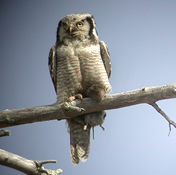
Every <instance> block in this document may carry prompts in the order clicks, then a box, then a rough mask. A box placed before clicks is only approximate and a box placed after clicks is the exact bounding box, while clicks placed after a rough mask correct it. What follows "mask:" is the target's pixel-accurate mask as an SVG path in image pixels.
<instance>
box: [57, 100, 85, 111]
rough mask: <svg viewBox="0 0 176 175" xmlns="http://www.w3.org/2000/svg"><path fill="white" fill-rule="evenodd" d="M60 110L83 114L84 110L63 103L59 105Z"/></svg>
mask: <svg viewBox="0 0 176 175" xmlns="http://www.w3.org/2000/svg"><path fill="white" fill-rule="evenodd" d="M61 108H62V109H64V110H65V111H67V112H69V111H75V112H81V113H82V112H84V111H85V109H84V108H80V107H77V106H72V105H71V104H69V103H68V102H65V103H63V104H62V105H61Z"/></svg>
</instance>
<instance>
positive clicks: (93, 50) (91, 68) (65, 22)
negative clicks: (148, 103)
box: [49, 14, 111, 164]
mask: <svg viewBox="0 0 176 175" xmlns="http://www.w3.org/2000/svg"><path fill="white" fill-rule="evenodd" d="M49 68H50V74H51V77H52V81H53V84H54V87H55V90H56V93H57V102H58V103H63V102H65V101H67V100H68V98H69V97H71V96H75V95H77V94H81V95H82V96H83V98H85V97H91V98H93V99H95V100H97V101H101V100H103V98H104V96H105V95H106V93H108V92H109V91H110V90H111V85H110V83H109V80H108V78H109V77H110V74H111V63H110V57H109V52H108V48H107V45H106V44H105V43H104V42H103V41H99V39H98V35H97V32H96V29H95V21H94V18H93V16H92V15H90V14H72V15H67V16H66V17H65V18H63V19H62V20H61V21H60V22H59V24H58V29H57V39H56V44H55V46H53V47H52V48H51V50H50V54H49ZM104 117H105V112H104V111H100V112H96V113H91V114H86V115H82V116H78V117H74V118H73V119H69V120H67V122H68V127H69V133H70V149H71V156H72V163H74V164H78V163H79V160H81V161H83V162H84V161H86V160H87V159H88V155H89V150H90V129H91V127H94V126H96V125H100V126H101V125H102V123H103V121H104Z"/></svg>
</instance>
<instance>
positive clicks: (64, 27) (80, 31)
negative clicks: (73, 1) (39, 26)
mask: <svg viewBox="0 0 176 175" xmlns="http://www.w3.org/2000/svg"><path fill="white" fill-rule="evenodd" d="M78 38H79V39H84V38H88V39H91V38H94V39H98V35H97V32H96V29H95V21H94V18H93V16H92V15H90V14H88V13H86V14H71V15H67V16H66V17H64V18H63V19H62V20H61V21H60V22H59V24H58V29H57V40H58V41H59V42H63V41H64V39H72V40H73V39H78Z"/></svg>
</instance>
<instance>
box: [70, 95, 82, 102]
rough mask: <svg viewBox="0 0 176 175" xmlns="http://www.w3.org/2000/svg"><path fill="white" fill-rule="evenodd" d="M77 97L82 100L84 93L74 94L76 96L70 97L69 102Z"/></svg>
mask: <svg viewBox="0 0 176 175" xmlns="http://www.w3.org/2000/svg"><path fill="white" fill-rule="evenodd" d="M75 99H80V100H82V99H83V96H82V94H76V95H74V96H71V97H69V98H68V101H69V102H72V101H73V100H75Z"/></svg>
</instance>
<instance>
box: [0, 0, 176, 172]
mask: <svg viewBox="0 0 176 175" xmlns="http://www.w3.org/2000/svg"><path fill="white" fill-rule="evenodd" d="M0 13H1V14H0V110H5V109H20V108H28V107H34V106H41V105H47V104H52V103H54V102H55V101H56V95H55V91H54V87H53V84H52V82H51V78H50V75H49V70H48V53H49V50H50V48H51V47H52V46H53V45H54V44H55V40H56V29H57V25H58V22H59V21H60V19H62V18H63V17H64V16H66V15H67V14H72V13H91V14H93V15H94V18H95V21H96V24H97V31H98V34H99V38H100V40H103V41H105V42H106V44H107V45H108V47H109V50H110V55H111V61H112V76H111V79H110V83H111V85H112V89H113V91H112V93H120V92H125V91H129V90H133V89H137V88H142V87H144V86H158V85H165V84H170V83H174V82H176V68H175V67H176V1H174V0H168V1H166V0H145V1H144V0H116V1H115V0H107V1H105V0H84V1H81V0H74V1H70V0H64V1H62V0H50V1H49V0H48V1H47V0H42V1H41V0H37V1H36V0H30V1H25V0H15V1H10V0H1V1H0ZM158 104H159V105H160V107H161V108H162V109H163V110H164V111H165V112H166V113H167V114H168V115H169V117H170V118H171V119H173V120H174V121H176V100H175V99H172V100H163V101H160V102H158ZM103 126H104V127H105V131H102V129H101V128H100V127H96V129H95V140H93V139H92V134H91V150H90V156H89V159H88V160H87V162H86V163H80V164H79V165H77V166H74V165H73V164H72V163H71V158H70V148H69V147H70V146H69V134H68V133H67V127H66V124H65V121H64V120H62V121H56V120H53V121H47V122H38V123H33V124H25V125H21V126H15V127H9V128H5V129H10V130H11V136H10V137H3V138H0V147H1V148H2V149H5V150H7V151H9V152H12V153H15V154H18V155H20V156H23V157H25V158H28V159H33V160H48V159H56V160H57V163H56V164H48V165H46V166H45V167H46V168H50V169H58V168H62V169H63V171H64V173H63V174H65V175H69V174H72V175H77V174H84V175H90V174H93V175H95V174H101V175H107V174H118V175H134V174H136V175H149V174H150V175H156V174H159V175H170V174H175V166H176V130H175V129H174V128H173V127H172V132H171V134H170V136H169V137H168V133H169V127H168V123H167V122H166V121H165V119H164V118H163V117H162V116H161V115H160V114H158V113H157V112H156V111H155V110H154V109H153V108H152V107H151V106H149V105H147V104H140V105H135V106H131V107H125V108H121V109H116V110H110V111H107V117H106V120H105V123H104V125H103ZM0 174H2V175H6V174H7V175H22V174H23V173H21V172H18V171H16V170H13V169H11V168H8V167H4V166H1V165H0Z"/></svg>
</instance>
